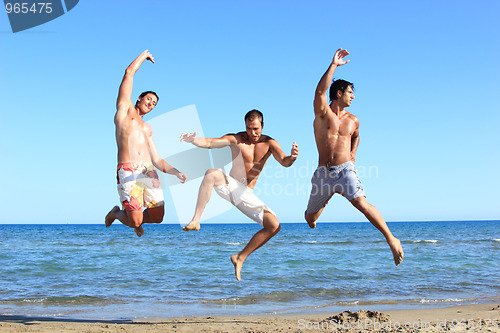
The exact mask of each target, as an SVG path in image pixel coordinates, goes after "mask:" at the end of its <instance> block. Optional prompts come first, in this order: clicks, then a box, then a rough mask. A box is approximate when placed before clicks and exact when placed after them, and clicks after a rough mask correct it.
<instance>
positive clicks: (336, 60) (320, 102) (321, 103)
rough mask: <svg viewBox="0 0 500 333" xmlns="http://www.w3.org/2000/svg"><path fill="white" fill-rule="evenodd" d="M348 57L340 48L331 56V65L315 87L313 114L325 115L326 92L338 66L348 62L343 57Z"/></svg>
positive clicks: (326, 104)
mask: <svg viewBox="0 0 500 333" xmlns="http://www.w3.org/2000/svg"><path fill="white" fill-rule="evenodd" d="M347 55H349V52H347V50H342V49H341V48H340V49H338V50H337V51H336V52H335V55H334V56H333V60H332V63H331V64H330V66H329V67H328V69H327V70H326V72H325V74H323V76H322V77H321V80H320V81H319V83H318V86H317V87H316V94H315V95H314V114H315V115H319V116H322V115H324V114H325V113H326V110H327V107H328V105H329V104H328V98H327V97H326V91H327V90H328V87H329V86H330V84H331V83H332V79H333V73H335V69H337V67H338V66H342V65H344V64H347V63H348V62H349V60H344V57H345V56H347Z"/></svg>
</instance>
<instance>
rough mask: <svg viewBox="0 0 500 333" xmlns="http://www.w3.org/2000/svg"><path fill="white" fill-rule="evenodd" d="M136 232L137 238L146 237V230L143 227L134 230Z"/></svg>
mask: <svg viewBox="0 0 500 333" xmlns="http://www.w3.org/2000/svg"><path fill="white" fill-rule="evenodd" d="M134 230H135V233H136V234H137V236H139V237H141V236H142V235H144V229H143V228H142V225H141V226H139V227H137V228H134Z"/></svg>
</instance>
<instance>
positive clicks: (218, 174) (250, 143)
mask: <svg viewBox="0 0 500 333" xmlns="http://www.w3.org/2000/svg"><path fill="white" fill-rule="evenodd" d="M245 125H246V131H245V132H240V133H237V134H227V135H224V136H223V137H221V138H213V139H212V138H200V137H196V132H194V133H183V134H182V135H181V141H186V142H189V143H192V144H193V145H195V146H197V147H201V148H208V149H212V148H222V147H228V146H229V147H230V148H231V152H232V154H233V166H232V169H231V172H230V176H231V177H233V178H234V179H236V180H238V181H240V182H242V183H243V184H245V183H246V185H247V186H248V187H249V188H252V189H253V188H254V186H255V184H256V182H257V179H258V178H259V175H260V173H261V171H262V169H263V168H264V165H265V164H266V162H267V160H268V159H269V157H270V156H271V155H273V157H274V158H275V159H276V161H278V163H280V164H281V165H282V166H284V167H289V166H291V165H292V164H293V163H294V162H295V160H296V159H297V156H298V154H299V147H298V145H297V144H296V143H295V142H294V143H293V145H292V150H291V153H290V155H288V156H287V155H286V154H285V153H284V152H283V151H282V150H281V147H280V145H279V143H278V142H277V141H276V140H274V139H272V138H270V137H269V136H267V135H262V123H261V121H260V119H258V118H255V119H253V120H247V121H246V122H245ZM225 183H226V180H225V177H224V174H223V172H222V171H221V170H218V169H209V170H208V171H207V172H206V174H205V177H204V178H203V181H202V183H201V186H200V191H199V194H198V201H197V203H196V210H195V214H194V217H193V219H192V220H191V222H189V224H188V225H186V226H185V227H184V228H183V230H184V231H190V230H200V218H201V214H202V213H203V210H204V209H205V206H206V204H207V203H208V201H209V200H210V196H211V194H212V188H213V187H214V186H220V185H223V184H225ZM279 230H280V223H279V222H278V219H277V218H276V216H274V215H273V214H272V213H270V212H268V211H264V221H263V229H261V230H260V231H258V232H257V233H256V234H255V235H254V236H253V237H252V239H250V242H248V244H247V245H246V246H245V248H243V250H241V252H240V253H237V254H233V255H232V256H231V262H232V263H233V265H234V269H235V275H236V279H237V280H238V281H240V280H241V268H242V265H243V262H244V261H245V259H246V258H247V257H248V256H249V255H250V254H251V253H252V252H254V251H255V250H257V249H258V248H259V247H261V246H262V245H264V244H265V243H266V242H267V241H268V240H269V239H271V238H272V237H273V236H274V235H276V234H277V233H278V232H279Z"/></svg>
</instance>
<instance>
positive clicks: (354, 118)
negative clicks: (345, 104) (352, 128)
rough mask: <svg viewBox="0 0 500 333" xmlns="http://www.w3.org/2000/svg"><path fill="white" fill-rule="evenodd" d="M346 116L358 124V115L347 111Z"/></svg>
mask: <svg viewBox="0 0 500 333" xmlns="http://www.w3.org/2000/svg"><path fill="white" fill-rule="evenodd" d="M347 116H348V117H349V118H350V119H352V120H353V121H354V122H355V123H356V124H359V119H358V117H356V116H355V115H353V114H352V113H350V112H347Z"/></svg>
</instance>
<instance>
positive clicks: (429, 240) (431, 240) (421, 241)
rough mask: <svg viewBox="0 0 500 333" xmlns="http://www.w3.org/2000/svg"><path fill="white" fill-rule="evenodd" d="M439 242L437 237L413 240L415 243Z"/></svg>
mask: <svg viewBox="0 0 500 333" xmlns="http://www.w3.org/2000/svg"><path fill="white" fill-rule="evenodd" d="M437 242H438V240H437V239H422V240H418V241H413V243H430V244H435V243H437Z"/></svg>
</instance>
